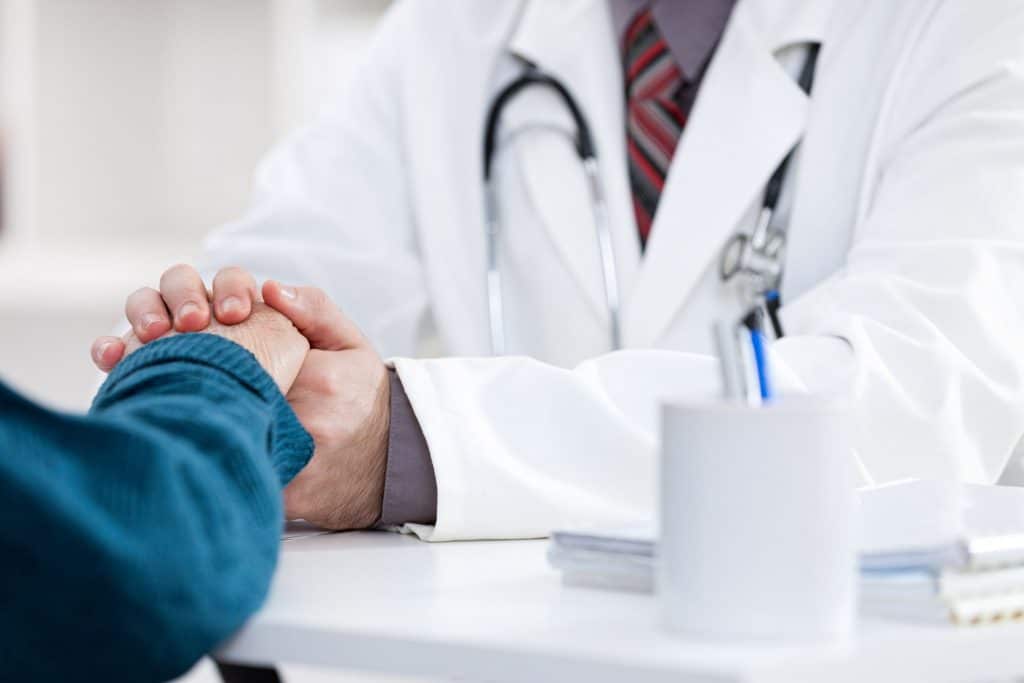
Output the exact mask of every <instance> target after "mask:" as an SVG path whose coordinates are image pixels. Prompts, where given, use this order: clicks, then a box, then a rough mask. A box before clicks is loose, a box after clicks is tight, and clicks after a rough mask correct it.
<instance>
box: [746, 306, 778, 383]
mask: <svg viewBox="0 0 1024 683" xmlns="http://www.w3.org/2000/svg"><path fill="white" fill-rule="evenodd" d="M761 320H762V318H761V309H759V308H755V309H754V310H752V311H751V312H750V313H748V314H747V315H746V316H745V317H744V318H743V325H744V327H746V328H747V331H748V332H749V333H750V347H751V349H752V350H753V351H754V365H755V366H756V368H757V383H758V385H759V387H760V389H761V400H762V401H768V400H771V398H772V394H773V392H772V384H771V372H770V371H769V368H768V352H767V345H766V342H765V337H764V332H763V331H762V330H761Z"/></svg>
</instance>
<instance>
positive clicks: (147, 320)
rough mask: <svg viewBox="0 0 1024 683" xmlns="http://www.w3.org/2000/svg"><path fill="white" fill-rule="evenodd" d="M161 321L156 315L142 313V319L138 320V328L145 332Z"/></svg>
mask: <svg viewBox="0 0 1024 683" xmlns="http://www.w3.org/2000/svg"><path fill="white" fill-rule="evenodd" d="M162 320H163V318H161V317H160V316H159V315H157V314H156V313H144V314H143V315H142V318H140V319H139V327H141V328H142V331H143V332H145V331H146V330H148V329H149V328H150V327H152V326H153V325H156V324H157V323H158V322H161V321H162Z"/></svg>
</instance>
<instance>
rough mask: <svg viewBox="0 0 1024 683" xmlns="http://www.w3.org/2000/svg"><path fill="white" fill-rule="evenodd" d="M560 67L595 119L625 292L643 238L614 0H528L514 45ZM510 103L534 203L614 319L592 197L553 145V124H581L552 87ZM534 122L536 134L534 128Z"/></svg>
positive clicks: (571, 265) (569, 262) (570, 159)
mask: <svg viewBox="0 0 1024 683" xmlns="http://www.w3.org/2000/svg"><path fill="white" fill-rule="evenodd" d="M508 49H509V51H510V52H511V53H512V54H516V55H519V56H522V57H525V58H527V59H530V60H531V61H533V62H534V63H536V64H537V65H538V66H540V67H541V68H542V69H543V70H545V71H547V72H548V73H551V74H554V75H555V76H556V77H557V78H558V79H559V80H561V81H562V83H563V84H565V86H566V87H567V88H568V89H569V91H570V92H571V93H572V94H573V96H574V97H575V98H576V100H577V101H578V103H579V105H580V108H581V110H582V112H583V115H584V116H585V117H586V118H587V120H588V122H589V124H590V128H591V131H592V134H593V136H594V143H595V146H596V148H597V154H598V160H599V163H600V171H601V180H602V184H603V189H604V193H605V197H606V199H607V203H608V206H607V211H608V220H609V225H610V227H611V231H612V242H613V247H614V251H615V260H616V265H617V275H618V281H619V289H620V292H625V291H628V289H629V287H630V285H631V283H632V281H633V279H634V276H635V274H636V269H637V265H638V263H639V257H640V252H639V245H638V242H637V238H636V227H635V223H634V219H633V215H632V212H631V211H630V209H629V203H628V200H629V180H628V175H627V171H626V165H625V158H626V153H625V146H624V135H623V131H624V127H625V122H624V118H623V111H624V103H623V93H622V87H621V83H622V81H621V69H622V67H621V62H620V59H619V55H618V52H617V48H616V40H615V36H614V30H613V28H612V25H611V19H610V17H609V13H608V8H607V3H606V2H604V1H603V0H574V1H572V2H564V3H554V2H548V1H540V0H533V1H532V2H528V3H527V5H526V7H525V9H524V12H523V15H522V17H521V19H520V22H519V26H518V28H517V30H516V32H515V33H514V35H513V36H512V39H511V41H510V43H509V46H508ZM519 97H520V99H521V102H520V103H519V105H520V106H513V105H510V106H509V110H508V114H507V117H506V119H505V124H506V125H505V126H503V128H507V129H511V130H515V129H520V130H524V131H527V132H526V133H525V134H523V135H521V136H517V139H516V141H515V143H514V144H512V145H510V146H511V147H512V148H513V149H514V154H515V155H516V157H517V161H518V164H519V165H520V168H521V169H522V177H523V181H524V183H525V185H526V189H527V192H528V193H529V196H530V199H531V202H532V203H533V205H534V208H535V210H536V211H537V212H538V214H539V216H540V220H541V221H542V222H543V224H544V227H545V230H546V231H547V233H548V234H549V235H550V238H551V241H552V242H553V244H554V245H555V248H556V250H557V252H558V253H559V254H560V256H561V258H562V260H563V261H564V262H565V264H566V267H567V268H568V269H569V270H570V271H571V272H572V273H573V275H574V277H575V279H576V280H577V281H578V283H579V285H580V287H581V288H582V289H583V290H584V291H585V292H586V293H587V299H588V301H590V302H591V304H592V305H593V308H594V310H595V313H596V314H597V315H599V316H601V317H602V318H607V316H608V311H607V304H606V299H605V293H604V288H603V279H602V272H601V268H600V260H599V251H598V247H597V238H596V234H595V228H594V219H593V213H592V208H593V207H592V204H591V202H590V199H589V196H588V194H587V192H586V186H585V184H584V178H583V171H582V167H581V166H580V163H579V160H578V159H577V157H576V156H575V153H572V152H570V149H571V148H570V146H569V143H568V139H567V140H566V144H565V145H557V144H552V140H553V139H557V138H553V137H552V133H551V131H550V130H547V131H541V132H538V131H537V130H536V128H537V127H538V126H540V127H546V128H556V129H558V130H560V131H564V132H566V133H569V134H574V133H575V129H574V127H573V125H572V123H571V119H570V117H569V115H568V113H567V112H566V108H565V105H564V104H562V102H561V101H560V100H559V99H558V98H557V97H555V96H554V95H553V94H551V93H546V92H544V91H538V89H532V92H531V91H529V90H528V91H524V92H523V93H522V95H520V96H519ZM530 130H532V132H529V131H530Z"/></svg>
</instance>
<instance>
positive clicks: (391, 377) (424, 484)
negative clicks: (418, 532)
mask: <svg viewBox="0 0 1024 683" xmlns="http://www.w3.org/2000/svg"><path fill="white" fill-rule="evenodd" d="M388 381H389V382H390V385H391V420H390V426H389V428H388V462H387V466H386V469H385V474H384V500H383V503H382V505H381V515H380V519H379V520H378V522H377V526H378V527H395V526H401V525H403V524H407V523H414V524H433V523H434V521H435V519H436V518H437V480H436V479H435V478H434V463H433V462H432V461H431V459H430V448H429V447H428V446H427V440H426V439H425V438H424V437H423V430H422V429H420V423H419V420H417V419H416V413H415V412H414V411H413V409H412V404H411V403H410V402H409V397H408V396H406V394H405V388H404V387H403V386H402V380H401V379H399V378H398V373H396V372H395V371H394V370H393V369H391V370H388Z"/></svg>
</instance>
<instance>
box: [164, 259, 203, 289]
mask: <svg viewBox="0 0 1024 683" xmlns="http://www.w3.org/2000/svg"><path fill="white" fill-rule="evenodd" d="M200 282H201V279H200V278H199V272H198V271H197V270H196V269H195V268H193V267H192V266H190V265H188V264H185V263H178V264H176V265H173V266H171V267H170V268H168V269H167V270H165V271H164V274H163V275H161V276H160V289H164V288H166V287H182V286H184V287H188V288H192V287H198V283H200Z"/></svg>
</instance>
